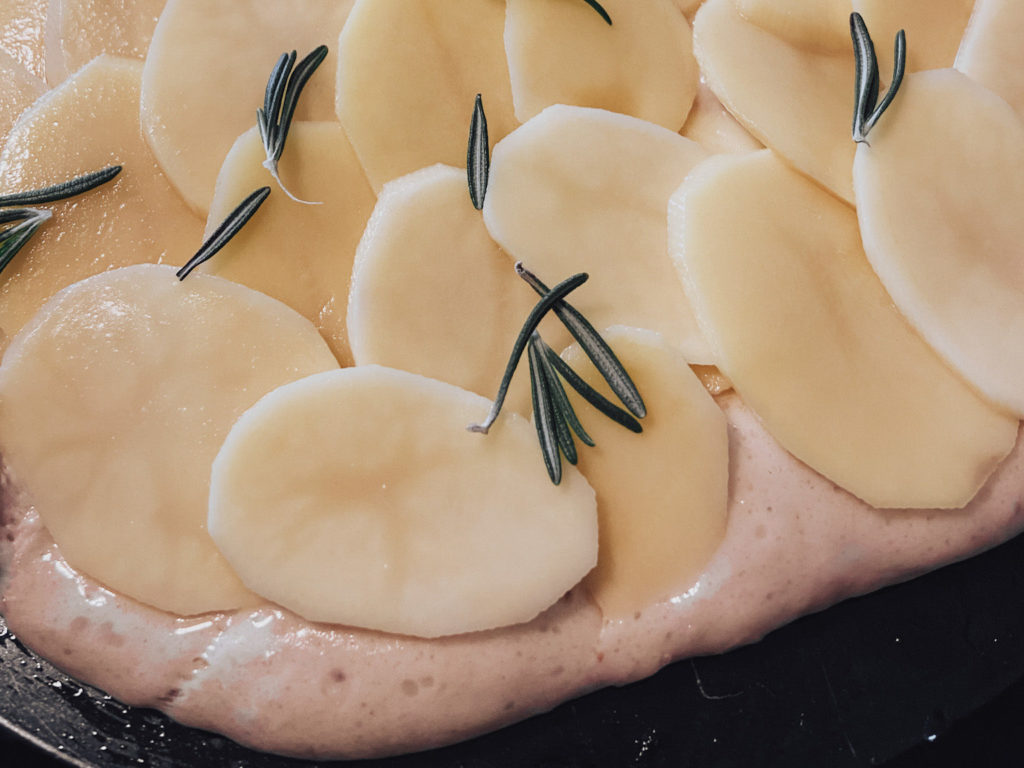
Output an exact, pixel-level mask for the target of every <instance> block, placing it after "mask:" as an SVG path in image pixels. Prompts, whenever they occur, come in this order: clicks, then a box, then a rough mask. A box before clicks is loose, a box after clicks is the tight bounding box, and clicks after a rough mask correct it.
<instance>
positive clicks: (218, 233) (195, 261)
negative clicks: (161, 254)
mask: <svg viewBox="0 0 1024 768" xmlns="http://www.w3.org/2000/svg"><path fill="white" fill-rule="evenodd" d="M269 194H270V187H260V188H259V189H257V190H256V191H255V192H253V193H252V194H250V195H249V196H248V197H247V198H245V200H243V201H242V202H241V203H239V204H238V207H237V208H235V210H233V211H232V212H231V213H229V214H228V215H227V218H225V219H224V221H222V222H221V223H220V226H218V227H217V229H215V230H214V231H213V234H212V235H210V236H209V237H208V238H207V239H206V241H205V242H204V243H203V245H202V246H201V247H200V249H199V250H198V251H196V255H195V256H193V257H192V258H191V259H189V260H188V262H187V263H186V264H185V266H183V267H182V268H181V269H179V270H178V271H177V272H176V273H175V274H176V275H177V276H178V279H179V280H184V279H185V278H186V277H188V276H189V275H190V274H191V273H192V270H194V269H195V268H196V267H198V266H199V265H200V264H202V263H203V262H206V261H209V260H210V259H212V258H213V256H214V255H215V254H216V253H217V251H219V250H220V249H221V248H223V247H224V246H225V245H227V244H228V241H230V240H231V238H233V237H234V236H235V235H237V234H238V231H239V230H240V229H241V228H242V227H244V226H245V224H246V222H248V221H249V219H251V218H252V217H253V214H255V213H256V211H258V210H259V208H260V206H261V205H263V201H264V200H266V199H267V196H268V195H269Z"/></svg>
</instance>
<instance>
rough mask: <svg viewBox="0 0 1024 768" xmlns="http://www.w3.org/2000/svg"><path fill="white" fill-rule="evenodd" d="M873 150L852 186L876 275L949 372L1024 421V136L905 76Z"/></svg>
mask: <svg viewBox="0 0 1024 768" xmlns="http://www.w3.org/2000/svg"><path fill="white" fill-rule="evenodd" d="M868 141H869V142H870V146H869V145H868V144H861V145H860V147H859V149H858V150H857V160H856V164H855V165H854V181H855V186H856V190H857V213H858V216H859V218H860V226H861V234H862V236H863V239H864V249H865V251H866V252H867V255H868V258H869V259H870V260H871V265H872V266H873V267H874V269H875V272H877V273H878V276H879V277H880V278H881V280H882V283H883V284H884V285H885V287H886V290H887V291H888V292H889V295H890V296H892V299H893V301H894V302H896V306H897V307H899V308H900V311H901V312H903V314H904V315H906V317H907V319H908V320H910V322H911V324H912V325H913V326H914V327H915V328H916V329H917V330H918V332H919V333H920V334H921V335H922V336H923V337H924V338H925V339H926V340H927V341H928V343H929V344H931V345H932V346H933V347H934V348H935V349H936V350H937V351H938V352H939V354H940V355H942V357H944V358H945V359H946V360H947V361H948V362H949V364H950V365H952V366H953V367H954V368H956V369H957V370H958V371H960V373H961V374H962V375H963V376H964V378H966V379H967V380H968V381H970V382H972V383H973V384H974V386H976V387H977V388H978V390H979V391H980V392H982V393H983V394H984V395H986V396H987V397H989V398H991V400H992V401H993V402H995V403H998V404H999V405H1001V406H1002V407H1004V408H1007V409H1009V410H1011V411H1012V412H1013V413H1015V414H1017V415H1018V416H1022V415H1024V348H1022V347H1021V339H1022V338H1024V216H1022V215H1021V212H1022V211H1024V174H1022V173H1021V169H1024V125H1022V124H1021V121H1020V118H1018V117H1017V114H1016V113H1015V112H1014V111H1013V109H1012V108H1011V107H1010V106H1009V105H1008V104H1007V103H1006V102H1005V101H1003V100H1002V99H1001V98H999V97H998V96H996V95H995V94H994V93H992V92H991V91H989V90H988V89H986V88H984V87H983V86H981V85H978V84H977V83H975V82H974V81H973V80H971V79H970V78H968V77H966V76H965V75H963V74H961V73H960V72H957V71H956V70H953V69H940V70H932V71H929V72H918V73H915V74H913V75H911V76H909V77H907V79H906V80H904V83H903V88H902V89H901V90H900V92H899V94H898V95H897V96H896V100H895V101H894V102H893V104H892V106H891V107H890V109H889V111H888V112H887V113H886V114H885V115H884V116H883V117H882V119H881V120H880V121H879V123H878V125H877V126H876V127H875V129H874V131H872V133H871V135H870V136H869V137H868Z"/></svg>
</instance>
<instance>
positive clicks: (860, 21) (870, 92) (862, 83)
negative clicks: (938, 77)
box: [850, 12, 907, 144]
mask: <svg viewBox="0 0 1024 768" xmlns="http://www.w3.org/2000/svg"><path fill="white" fill-rule="evenodd" d="M850 36H851V38H852V39H853V49H854V54H855V56H856V61H857V69H856V86H855V90H856V94H855V102H854V109H853V140H854V141H855V142H857V143H858V144H866V143H867V138H868V134H869V133H871V129H872V128H874V127H875V123H877V122H878V119H879V118H880V117H881V116H882V115H883V114H884V113H885V110H887V109H888V108H889V105H890V104H892V101H893V99H895V98H896V94H897V92H898V91H899V89H900V85H901V84H902V83H903V75H904V72H905V71H906V68H907V34H906V32H904V31H903V30H902V29H901V30H900V31H899V32H898V33H897V34H896V42H895V47H894V56H893V73H892V82H891V83H890V84H889V89H888V90H887V91H886V92H885V95H884V96H883V97H882V100H881V101H880V102H879V101H878V87H879V86H878V76H879V73H878V57H877V56H876V55H875V44H874V43H873V42H872V40H871V34H870V33H869V32H868V27H867V24H865V23H864V18H863V17H862V16H861V15H860V14H859V13H856V12H855V13H851V14H850Z"/></svg>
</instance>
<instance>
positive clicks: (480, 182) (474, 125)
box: [466, 93, 491, 211]
mask: <svg viewBox="0 0 1024 768" xmlns="http://www.w3.org/2000/svg"><path fill="white" fill-rule="evenodd" d="M490 170H491V144H490V141H489V140H488V138H487V115H485V114H484V102H483V99H482V98H481V97H480V94H479V93H478V94H477V95H476V103H475V104H474V105H473V118H472V119H471V120H470V122H469V145H468V146H467V148H466V179H467V181H468V182H469V199H470V200H472V201H473V207H474V208H476V209H477V210H478V211H479V210H482V209H483V207H484V197H485V196H486V194H487V178H488V176H489V174H490Z"/></svg>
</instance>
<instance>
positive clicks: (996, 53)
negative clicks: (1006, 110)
mask: <svg viewBox="0 0 1024 768" xmlns="http://www.w3.org/2000/svg"><path fill="white" fill-rule="evenodd" d="M1022 39H1024V3H1021V2H1019V0H977V2H976V3H975V4H974V13H973V15H972V16H971V21H970V23H969V24H968V25H967V31H966V32H965V33H964V37H963V40H962V41H961V43H960V51H959V53H958V54H957V57H956V68H957V69H958V70H960V71H961V72H963V73H964V74H965V75H967V76H968V77H970V78H971V79H972V80H975V81H977V82H979V83H981V84H982V85H984V86H985V87H986V88H988V89H989V90H992V91H995V92H996V93H998V94H999V95H1000V96H1002V97H1003V98H1004V99H1006V100H1007V101H1008V102H1009V103H1010V106H1012V107H1013V108H1014V109H1016V110H1017V114H1018V115H1020V116H1021V117H1024V46H1022V45H1021V44H1020V41H1021V40H1022Z"/></svg>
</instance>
